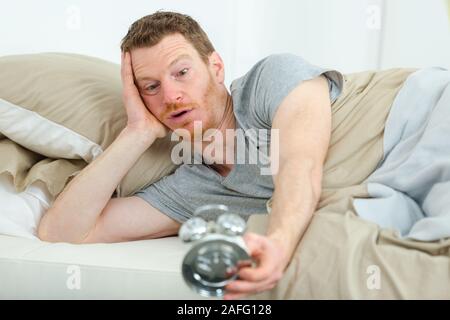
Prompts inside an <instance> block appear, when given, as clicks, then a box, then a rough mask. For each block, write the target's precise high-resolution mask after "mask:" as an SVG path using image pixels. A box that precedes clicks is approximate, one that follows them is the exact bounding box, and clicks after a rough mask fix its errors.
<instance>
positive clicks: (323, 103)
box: [225, 76, 331, 299]
mask: <svg viewBox="0 0 450 320" xmlns="http://www.w3.org/2000/svg"><path fill="white" fill-rule="evenodd" d="M272 129H277V130H279V158H278V159H276V158H274V157H276V156H277V154H276V152H271V162H272V164H274V163H276V162H277V161H278V164H279V170H278V172H273V181H274V187H275V190H274V194H273V203H272V212H271V214H270V217H269V226H268V231H267V236H266V237H263V236H259V235H256V234H251V233H250V234H246V235H245V236H244V239H245V241H246V244H247V246H248V248H249V250H250V253H251V254H252V256H253V257H254V258H255V259H256V260H257V261H258V266H257V267H256V268H251V267H244V268H241V269H240V271H239V277H240V280H237V281H234V282H233V283H230V284H229V285H228V287H227V289H228V293H227V295H226V296H225V299H237V298H241V297H244V296H246V295H248V294H254V293H257V292H261V291H265V290H268V289H271V288H273V287H274V286H275V285H276V284H277V282H278V280H279V279H280V278H281V277H282V275H283V272H284V270H285V268H286V267H287V266H288V264H289V261H290V260H291V258H292V255H293V253H294V252H295V248H296V247H297V244H298V242H299V241H300V239H301V237H302V236H303V234H304V232H305V231H306V229H307V227H308V225H309V223H310V221H311V218H312V215H313V213H314V211H315V208H316V206H317V203H318V201H319V198H320V194H321V181H322V169H323V163H324V161H325V157H326V154H327V150H328V145H329V141H330V133H331V102H330V97H329V89H328V83H327V80H326V79H325V78H324V77H323V76H320V77H318V78H315V79H313V80H309V81H305V82H303V83H302V84H300V85H299V86H298V87H297V88H296V89H294V91H292V92H291V93H290V94H289V95H288V96H287V97H286V98H285V99H284V100H283V102H282V104H281V105H280V107H279V108H278V110H277V111H276V113H275V118H274V121H273V126H272ZM274 143H277V141H273V140H272V141H271V150H274ZM274 167H275V168H276V167H277V166H276V165H275V166H274Z"/></svg>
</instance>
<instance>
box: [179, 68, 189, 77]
mask: <svg viewBox="0 0 450 320" xmlns="http://www.w3.org/2000/svg"><path fill="white" fill-rule="evenodd" d="M188 71H189V69H188V68H184V69H183V70H181V71H180V72H178V76H180V77H182V76H184V75H186V74H187V73H188Z"/></svg>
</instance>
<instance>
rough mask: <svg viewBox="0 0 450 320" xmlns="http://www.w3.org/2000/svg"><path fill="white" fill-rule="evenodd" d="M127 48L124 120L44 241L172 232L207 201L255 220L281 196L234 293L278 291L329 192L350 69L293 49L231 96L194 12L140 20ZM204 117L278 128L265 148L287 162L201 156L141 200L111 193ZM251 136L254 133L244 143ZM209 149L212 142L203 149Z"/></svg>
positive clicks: (50, 219)
mask: <svg viewBox="0 0 450 320" xmlns="http://www.w3.org/2000/svg"><path fill="white" fill-rule="evenodd" d="M121 49H122V68H121V76H122V82H123V100H124V105H125V108H126V112H127V115H128V122H127V126H126V127H125V128H124V130H123V131H122V132H121V134H120V135H119V136H118V137H117V139H116V140H115V141H114V143H112V144H111V146H110V147H109V148H108V149H107V150H106V151H105V152H104V153H103V154H102V155H101V156H99V157H98V158H97V159H96V160H95V161H94V162H92V163H91V164H89V165H88V166H87V167H86V168H85V169H84V170H83V171H82V172H81V173H80V174H78V175H77V176H76V177H75V178H74V179H73V180H72V181H71V182H70V184H69V185H68V186H67V187H66V189H65V190H64V191H63V192H62V193H61V194H60V195H59V197H58V198H57V199H56V201H55V203H54V205H53V206H52V207H51V208H50V209H49V211H48V212H47V213H46V215H45V216H44V218H43V219H42V221H41V224H40V226H39V230H38V233H39V237H40V238H41V239H43V240H46V241H55V242H56V241H66V242H72V243H93V242H118V241H130V240H139V239H153V238H159V237H165V236H172V235H176V234H177V232H178V230H179V228H180V225H181V223H182V222H184V221H186V220H187V219H188V218H189V217H191V216H192V213H193V210H194V209H195V208H196V207H197V206H198V205H201V204H205V203H223V204H226V205H227V206H229V207H230V208H231V210H232V212H236V213H239V214H241V215H243V216H245V217H248V216H249V215H250V214H252V213H261V212H262V210H264V211H265V203H266V202H267V200H268V199H269V198H271V197H272V196H273V206H272V212H271V215H270V222H269V227H268V231H267V235H266V236H260V235H256V234H252V233H248V234H246V235H245V237H244V238H245V241H246V244H247V246H248V248H249V251H250V253H251V255H252V257H254V258H255V259H256V260H257V262H258V265H257V266H256V267H253V268H251V267H243V268H241V269H240V270H239V280H236V281H234V282H233V283H231V284H229V286H227V294H226V296H225V299H235V298H241V297H244V296H246V295H248V294H253V293H257V292H261V291H265V290H268V289H271V288H273V287H274V286H275V285H276V283H277V282H278V280H279V279H280V278H281V276H282V274H283V271H284V270H285V268H286V267H287V266H288V264H289V261H290V258H291V256H292V254H293V252H294V249H295V247H296V245H297V243H298V242H299V240H300V238H301V237H302V235H303V233H304V232H305V230H306V228H307V226H308V224H309V222H310V219H311V217H312V214H313V213H314V209H315V207H316V204H317V202H318V199H319V197H320V194H321V178H322V167H323V163H324V160H325V156H326V152H327V149H328V144H329V139H330V131H331V129H330V128H331V103H332V102H334V100H335V99H336V98H337V96H338V95H339V94H340V91H341V89H342V88H341V86H342V78H341V77H342V76H341V75H340V74H339V73H337V72H334V71H328V70H323V69H320V68H317V67H315V66H312V65H310V64H308V63H307V62H306V61H304V60H302V59H301V58H299V57H296V56H293V55H274V56H270V57H268V58H266V59H264V60H262V61H260V62H259V63H258V64H257V65H255V67H254V68H252V70H250V71H249V73H247V75H245V76H244V77H242V78H240V79H238V80H236V81H234V82H233V84H232V86H231V93H229V92H228V90H227V89H226V87H225V85H224V77H225V76H224V64H223V61H222V59H221V57H220V56H219V54H218V53H217V52H216V51H215V50H214V47H213V46H212V45H211V43H210V41H209V39H208V37H207V35H206V34H205V33H204V31H203V30H202V29H201V28H200V26H199V25H198V24H197V22H195V21H194V20H193V19H192V18H190V17H189V16H186V15H182V14H177V13H172V12H157V13H155V14H152V15H149V16H146V17H143V18H141V19H140V20H138V21H136V22H135V23H133V25H132V26H131V27H130V29H129V31H128V34H127V35H126V36H125V38H124V39H123V42H122V46H121ZM195 123H197V124H198V123H201V125H202V130H203V132H206V131H207V130H208V129H215V130H216V131H217V132H221V133H223V136H226V133H225V131H226V130H230V129H231V130H235V129H238V128H240V129H243V130H244V131H245V130H252V129H272V130H277V132H278V134H277V136H278V140H279V141H273V142H272V143H271V141H270V140H268V141H266V145H267V146H269V147H270V148H271V162H277V163H278V166H279V167H278V170H274V171H273V174H272V175H271V176H270V175H262V174H261V172H260V170H257V169H260V167H259V166H258V165H255V164H243V165H241V164H235V163H234V162H232V163H229V162H224V161H212V162H211V161H208V160H211V159H204V158H203V163H202V164H194V165H192V164H183V165H182V166H181V167H179V169H177V171H176V172H175V173H174V174H173V175H171V176H168V177H165V178H163V179H161V180H160V181H158V182H157V183H155V184H153V185H151V186H150V187H148V188H147V189H145V190H141V191H139V192H138V193H136V194H135V195H134V196H131V197H128V198H111V195H112V194H113V192H114V190H115V188H116V186H117V185H118V184H119V182H120V181H121V179H122V177H123V176H124V175H125V174H126V173H127V171H128V170H129V169H130V168H131V167H132V166H133V164H134V163H135V161H136V160H137V159H138V158H139V156H140V155H141V154H142V153H143V152H144V151H145V150H146V149H147V148H149V147H150V146H151V145H152V143H153V142H154V141H155V139H157V138H161V137H164V136H165V135H166V134H168V132H169V131H175V130H180V129H182V130H185V131H187V132H188V133H191V134H193V133H194V131H195V130H194V129H195V128H194V125H195ZM191 137H192V136H191ZM293 137H295V139H293ZM192 142H194V141H192ZM230 142H231V141H229V140H226V141H225V144H224V149H225V150H227V148H228V149H230V147H229V146H230ZM251 143H252V142H251V141H247V140H246V145H245V147H246V149H249V148H250V145H249V144H251ZM208 145H209V143H205V142H204V141H203V142H202V146H201V148H202V150H204V149H205V148H207V147H208ZM275 147H276V148H278V149H279V150H277V152H273V150H274V148H275ZM275 157H276V158H275ZM205 162H208V163H209V164H206V163H205Z"/></svg>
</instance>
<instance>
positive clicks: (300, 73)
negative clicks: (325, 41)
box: [239, 54, 344, 128]
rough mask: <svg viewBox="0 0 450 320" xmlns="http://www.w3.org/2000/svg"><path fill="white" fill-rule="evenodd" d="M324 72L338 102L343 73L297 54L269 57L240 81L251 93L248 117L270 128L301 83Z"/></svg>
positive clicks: (249, 95) (332, 101)
mask: <svg viewBox="0 0 450 320" xmlns="http://www.w3.org/2000/svg"><path fill="white" fill-rule="evenodd" d="M320 75H324V76H325V77H326V78H327V80H328V87H329V92H330V100H331V103H334V101H335V100H336V99H337V98H338V96H339V95H340V93H341V92H342V88H343V82H344V80H343V76H342V74H341V73H340V72H338V71H336V70H330V69H324V68H321V67H318V66H314V65H312V64H310V63H308V62H307V61H306V60H304V59H303V58H301V57H299V56H296V55H293V54H276V55H271V56H268V57H267V58H265V59H263V60H261V61H260V62H258V63H257V64H256V65H255V66H254V67H253V68H252V69H251V70H250V71H249V72H248V73H247V74H246V75H245V76H244V77H243V78H242V79H240V80H239V81H240V86H241V89H242V90H245V91H246V92H248V95H246V97H247V99H248V100H247V103H248V108H249V109H248V112H250V114H249V115H248V116H250V117H254V118H256V120H257V122H258V123H260V124H263V125H264V126H265V127H267V128H270V127H271V126H272V122H273V118H274V116H275V112H276V110H277V108H278V107H279V106H280V104H281V102H282V101H283V100H284V99H285V98H286V97H287V96H288V95H289V93H290V92H291V91H292V90H293V89H295V88H296V87H297V86H298V85H299V84H300V83H301V82H303V81H305V80H310V79H314V78H316V77H318V76H320Z"/></svg>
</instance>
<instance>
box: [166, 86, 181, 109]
mask: <svg viewBox="0 0 450 320" xmlns="http://www.w3.org/2000/svg"><path fill="white" fill-rule="evenodd" d="M163 99H164V103H165V104H170V103H182V102H183V94H182V92H181V90H180V88H179V87H178V86H177V85H176V84H173V83H170V84H166V85H165V86H163Z"/></svg>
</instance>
